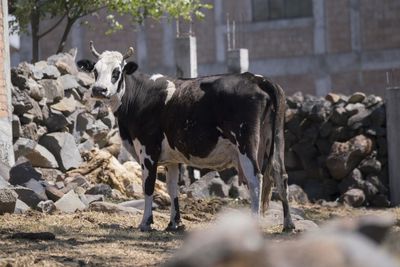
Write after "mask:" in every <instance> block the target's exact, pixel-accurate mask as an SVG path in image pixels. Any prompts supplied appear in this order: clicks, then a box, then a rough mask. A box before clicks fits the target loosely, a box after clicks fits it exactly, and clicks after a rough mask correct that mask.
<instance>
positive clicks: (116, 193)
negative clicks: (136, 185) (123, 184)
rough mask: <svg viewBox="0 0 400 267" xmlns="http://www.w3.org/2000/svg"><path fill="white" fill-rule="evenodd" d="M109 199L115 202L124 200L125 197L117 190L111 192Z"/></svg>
mask: <svg viewBox="0 0 400 267" xmlns="http://www.w3.org/2000/svg"><path fill="white" fill-rule="evenodd" d="M110 198H112V199H115V200H125V199H126V197H125V196H124V195H123V194H122V193H121V191H119V190H118V189H112V190H111V197H110Z"/></svg>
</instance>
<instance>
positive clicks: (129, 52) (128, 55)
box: [124, 47, 134, 59]
mask: <svg viewBox="0 0 400 267" xmlns="http://www.w3.org/2000/svg"><path fill="white" fill-rule="evenodd" d="M133 51H134V49H133V47H129V48H128V51H126V53H125V55H124V59H127V58H128V57H130V56H132V55H133Z"/></svg>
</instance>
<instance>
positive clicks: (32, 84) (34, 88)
mask: <svg viewBox="0 0 400 267" xmlns="http://www.w3.org/2000/svg"><path fill="white" fill-rule="evenodd" d="M26 85H27V87H28V94H29V96H30V97H32V98H33V99H35V100H36V101H40V100H42V99H43V97H44V94H45V92H44V88H43V86H42V85H40V84H38V83H37V82H36V81H35V80H33V79H28V80H27V83H26Z"/></svg>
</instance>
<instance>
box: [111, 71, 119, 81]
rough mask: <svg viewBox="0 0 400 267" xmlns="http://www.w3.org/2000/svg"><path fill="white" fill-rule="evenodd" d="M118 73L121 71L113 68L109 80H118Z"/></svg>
mask: <svg viewBox="0 0 400 267" xmlns="http://www.w3.org/2000/svg"><path fill="white" fill-rule="evenodd" d="M120 73H121V72H120V71H119V69H114V70H113V72H112V77H111V78H112V79H111V80H112V82H113V83H115V82H116V81H118V78H119V75H120Z"/></svg>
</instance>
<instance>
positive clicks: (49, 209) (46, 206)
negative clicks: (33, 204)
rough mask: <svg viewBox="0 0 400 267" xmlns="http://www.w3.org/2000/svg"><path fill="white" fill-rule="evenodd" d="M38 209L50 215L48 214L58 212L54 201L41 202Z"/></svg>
mask: <svg viewBox="0 0 400 267" xmlns="http://www.w3.org/2000/svg"><path fill="white" fill-rule="evenodd" d="M37 207H38V209H39V211H41V212H43V213H48V214H51V213H53V212H54V211H56V210H57V207H56V205H55V204H54V202H53V200H46V201H40V202H39V203H38V205H37Z"/></svg>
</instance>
